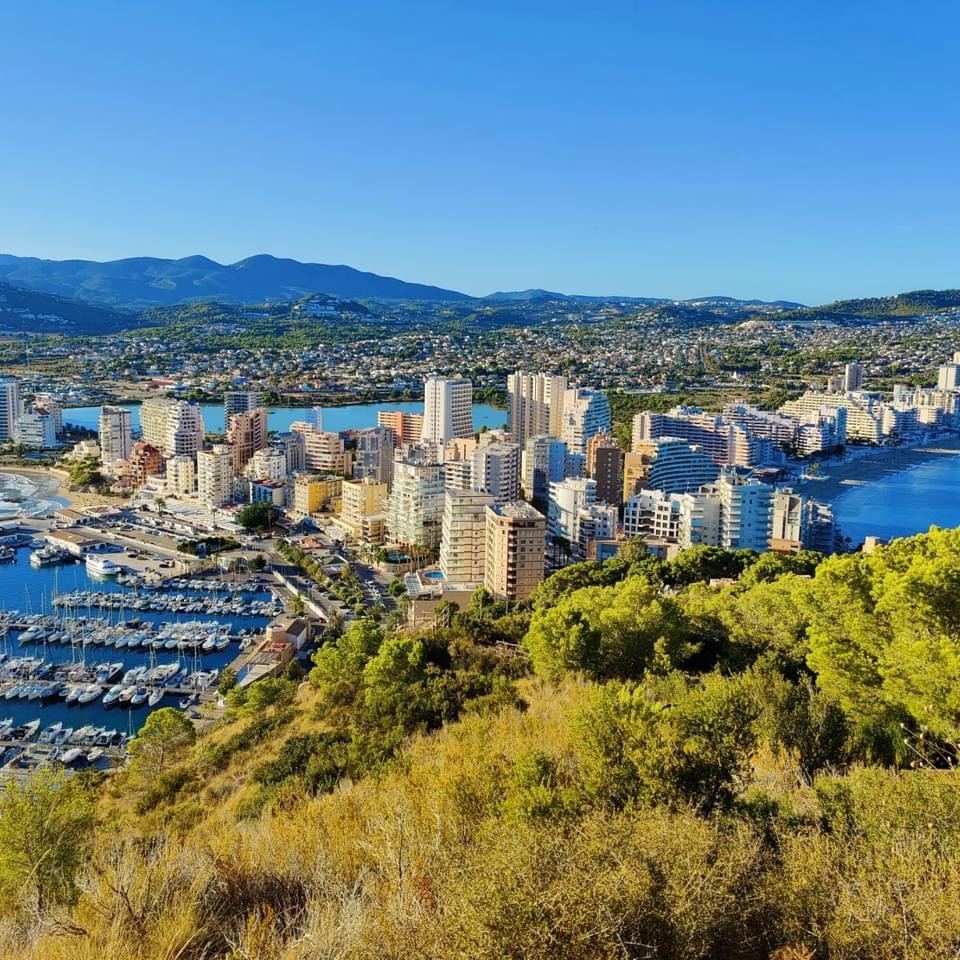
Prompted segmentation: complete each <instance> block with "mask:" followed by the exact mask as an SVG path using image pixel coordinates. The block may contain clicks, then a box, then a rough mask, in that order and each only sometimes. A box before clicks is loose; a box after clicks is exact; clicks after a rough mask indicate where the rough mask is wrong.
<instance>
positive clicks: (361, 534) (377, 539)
mask: <svg viewBox="0 0 960 960" xmlns="http://www.w3.org/2000/svg"><path fill="white" fill-rule="evenodd" d="M387 497H388V489H387V485H386V484H385V483H381V482H380V481H378V480H375V479H374V478H373V477H364V478H363V479H361V480H344V481H343V483H342V485H341V505H340V522H341V523H342V524H343V525H344V526H345V527H346V528H347V529H348V530H349V531H350V533H351V534H352V536H353V537H354V538H355V539H357V540H359V541H360V542H361V543H370V544H381V543H383V542H384V540H385V538H386V513H385V508H386V502H387Z"/></svg>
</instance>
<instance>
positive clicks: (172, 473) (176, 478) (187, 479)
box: [164, 454, 197, 497]
mask: <svg viewBox="0 0 960 960" xmlns="http://www.w3.org/2000/svg"><path fill="white" fill-rule="evenodd" d="M196 489H197V464H196V459H195V458H194V457H188V456H186V455H185V454H181V455H180V456H178V457H171V458H170V459H169V460H168V461H167V476H166V480H165V483H164V490H165V491H166V492H167V494H169V495H170V496H172V497H192V496H193V494H194V493H195V492H196Z"/></svg>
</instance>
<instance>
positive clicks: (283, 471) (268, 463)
mask: <svg viewBox="0 0 960 960" xmlns="http://www.w3.org/2000/svg"><path fill="white" fill-rule="evenodd" d="M243 472H244V476H246V477H247V478H248V479H249V480H270V481H272V482H274V483H283V482H284V481H285V480H286V479H287V458H286V456H285V455H284V454H283V453H282V452H280V451H279V450H277V449H276V448H274V447H263V448H262V449H260V450H256V451H254V454H253V456H252V457H251V458H250V460H249V462H248V463H247V465H246V467H244V471H243Z"/></svg>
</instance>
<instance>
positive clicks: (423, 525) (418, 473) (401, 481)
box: [387, 450, 444, 552]
mask: <svg viewBox="0 0 960 960" xmlns="http://www.w3.org/2000/svg"><path fill="white" fill-rule="evenodd" d="M443 506H444V483H443V475H442V473H441V469H440V464H439V463H435V462H433V461H432V460H431V459H430V458H429V457H427V456H425V455H424V453H423V452H422V451H416V450H411V451H410V452H409V453H408V454H407V455H406V456H404V457H400V458H397V459H395V460H394V462H393V488H392V489H391V491H390V503H389V507H388V509H387V535H388V536H389V538H390V540H391V541H392V542H394V543H397V544H400V545H402V546H405V547H420V548H423V549H426V550H427V551H431V552H432V551H436V550H438V549H439V547H440V536H441V526H442V521H443Z"/></svg>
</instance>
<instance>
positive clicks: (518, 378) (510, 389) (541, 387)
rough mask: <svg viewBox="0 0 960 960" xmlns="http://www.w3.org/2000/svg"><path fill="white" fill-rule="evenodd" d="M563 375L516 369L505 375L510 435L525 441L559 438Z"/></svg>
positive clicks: (515, 440)
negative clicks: (534, 438)
mask: <svg viewBox="0 0 960 960" xmlns="http://www.w3.org/2000/svg"><path fill="white" fill-rule="evenodd" d="M566 389H567V378H566V377H556V376H552V375H550V374H546V373H526V372H524V371H523V370H518V371H517V372H516V373H511V374H510V376H508V377H507V393H508V394H509V395H510V437H511V439H512V440H513V441H514V442H515V443H519V444H521V445H522V444H525V443H526V442H527V441H528V440H529V439H530V438H531V437H537V436H551V437H559V436H560V431H561V429H562V426H563V395H564V392H565V391H566Z"/></svg>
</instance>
